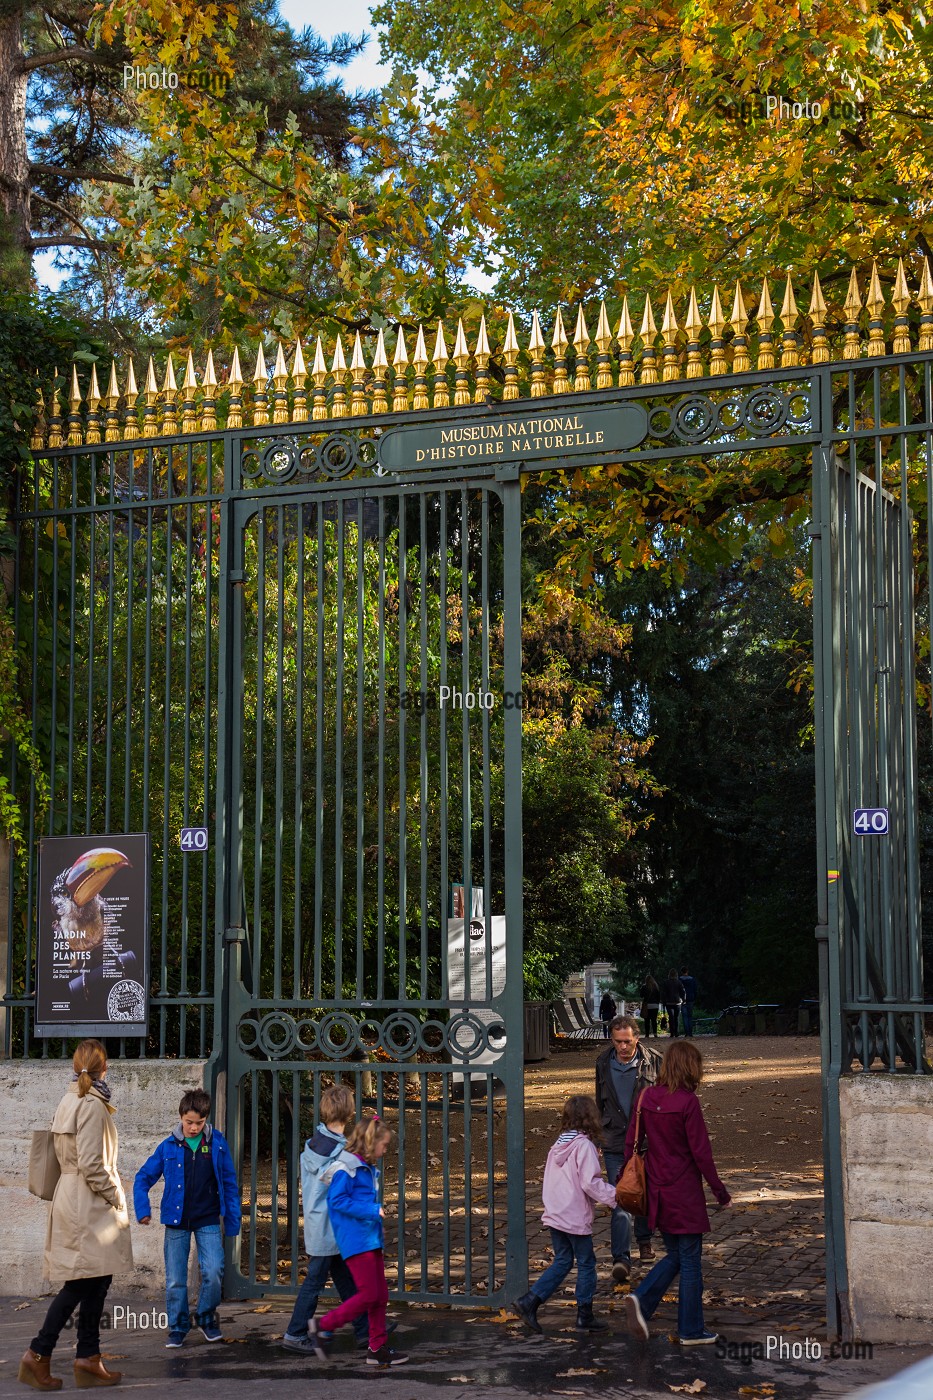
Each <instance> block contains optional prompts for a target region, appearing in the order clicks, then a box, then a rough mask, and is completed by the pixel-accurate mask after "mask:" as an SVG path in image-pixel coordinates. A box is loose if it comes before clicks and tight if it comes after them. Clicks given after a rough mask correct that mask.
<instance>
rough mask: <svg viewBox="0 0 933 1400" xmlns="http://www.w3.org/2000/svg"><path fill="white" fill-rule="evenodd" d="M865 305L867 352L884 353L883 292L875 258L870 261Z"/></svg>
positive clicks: (885, 351)
mask: <svg viewBox="0 0 933 1400" xmlns="http://www.w3.org/2000/svg"><path fill="white" fill-rule="evenodd" d="M865 306H866V307H867V309H868V354H869V356H873V355H885V354H887V349H886V346H885V343H884V293H883V292H882V290H881V278H880V277H879V276H878V260H877V259H874V260H873V261H872V265H871V279H870V281H869V283H868V296H867V298H866V300H865Z"/></svg>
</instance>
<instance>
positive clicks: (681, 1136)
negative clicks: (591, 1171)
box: [623, 1040, 731, 1346]
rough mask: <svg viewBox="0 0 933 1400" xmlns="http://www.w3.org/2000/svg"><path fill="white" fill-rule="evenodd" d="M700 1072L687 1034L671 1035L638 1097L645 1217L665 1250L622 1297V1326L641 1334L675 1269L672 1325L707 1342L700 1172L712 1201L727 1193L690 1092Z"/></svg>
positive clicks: (687, 1338)
mask: <svg viewBox="0 0 933 1400" xmlns="http://www.w3.org/2000/svg"><path fill="white" fill-rule="evenodd" d="M702 1077H703V1056H702V1055H701V1054H700V1052H699V1050H698V1049H697V1048H696V1046H695V1045H692V1044H691V1043H690V1042H689V1041H687V1040H675V1041H674V1042H673V1044H671V1045H669V1046H668V1047H667V1049H666V1050H665V1052H664V1059H663V1061H662V1064H661V1068H660V1070H659V1072H658V1083H657V1084H653V1085H651V1086H650V1087H649V1088H647V1089H645V1090H644V1092H643V1093H642V1096H641V1100H640V1103H641V1136H640V1138H639V1145H640V1144H641V1143H643V1142H645V1141H647V1156H646V1158H645V1167H646V1174H647V1178H648V1224H649V1225H650V1226H651V1228H652V1230H655V1229H660V1231H661V1235H662V1237H663V1239H664V1247H665V1249H666V1250H667V1254H666V1255H665V1257H664V1258H663V1259H660V1260H659V1261H658V1262H657V1264H655V1266H654V1268H653V1269H652V1270H651V1272H650V1273H649V1274H647V1275H646V1276H645V1278H644V1279H642V1281H641V1283H640V1284H639V1285H638V1287H637V1288H636V1289H635V1290H634V1292H632V1293H629V1294H628V1295H627V1297H625V1298H624V1299H623V1305H624V1307H625V1312H626V1319H627V1321H628V1327H629V1331H630V1332H631V1333H632V1334H633V1336H636V1337H641V1338H644V1339H646V1338H647V1337H648V1323H647V1319H648V1318H649V1317H651V1315H652V1314H653V1313H654V1310H655V1308H656V1307H657V1306H658V1304H659V1303H660V1301H661V1299H662V1297H663V1296H664V1294H665V1293H666V1292H667V1290H668V1288H669V1287H670V1286H671V1284H672V1283H673V1281H674V1279H675V1278H676V1277H677V1275H678V1274H680V1293H679V1296H678V1302H677V1332H678V1338H679V1340H680V1342H681V1344H682V1345H683V1346H703V1345H706V1344H708V1343H710V1342H715V1340H716V1333H715V1332H707V1330H706V1328H705V1326H704V1325H703V1271H702V1266H701V1262H700V1253H701V1250H702V1248H703V1236H704V1234H706V1232H707V1231H708V1230H709V1228H710V1224H709V1215H708V1214H707V1211H706V1200H705V1198H704V1195H703V1180H704V1178H705V1179H706V1181H707V1182H708V1183H709V1188H710V1190H711V1191H712V1193H713V1195H714V1196H715V1197H716V1199H717V1201H718V1202H719V1205H720V1207H722V1206H727V1205H728V1204H729V1202H730V1200H731V1197H730V1196H729V1192H728V1191H727V1190H726V1188H725V1186H723V1184H722V1182H721V1181H720V1180H719V1175H718V1173H717V1171H716V1166H715V1163H714V1162H713V1152H712V1148H711V1147H710V1141H709V1133H708V1132H707V1131H706V1123H705V1122H704V1120H703V1110H702V1108H701V1107H700V1101H699V1099H698V1098H697V1096H696V1090H697V1086H698V1085H699V1083H700V1080H701V1078H702ZM635 1119H636V1114H635V1112H634V1106H633V1112H632V1115H631V1118H630V1119H629V1125H628V1137H627V1139H626V1142H625V1160H626V1162H627V1161H628V1160H629V1158H630V1157H631V1155H632V1153H633V1152H634V1151H635Z"/></svg>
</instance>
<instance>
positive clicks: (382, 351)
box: [373, 328, 389, 413]
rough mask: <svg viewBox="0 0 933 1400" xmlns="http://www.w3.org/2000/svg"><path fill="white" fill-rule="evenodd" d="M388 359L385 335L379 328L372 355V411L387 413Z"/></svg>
mask: <svg viewBox="0 0 933 1400" xmlns="http://www.w3.org/2000/svg"><path fill="white" fill-rule="evenodd" d="M388 371H389V361H388V360H387V358H386V341H385V336H384V335H383V333H382V330H381V328H380V331H379V335H378V336H377V338H376V353H375V354H374V355H373V413H388V411H389V400H388V398H387V397H386V391H387V388H388V380H387V379H386V375H387V374H388Z"/></svg>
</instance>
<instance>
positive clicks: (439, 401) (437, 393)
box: [431, 320, 450, 408]
mask: <svg viewBox="0 0 933 1400" xmlns="http://www.w3.org/2000/svg"><path fill="white" fill-rule="evenodd" d="M449 359H450V352H449V351H448V349H447V341H446V339H445V336H444V322H443V321H440V320H439V321H438V323H437V335H436V336H435V337H434V354H433V355H432V356H431V361H432V363H433V365H434V407H435V408H449V407H450V390H449V388H448V385H447V361H448V360H449Z"/></svg>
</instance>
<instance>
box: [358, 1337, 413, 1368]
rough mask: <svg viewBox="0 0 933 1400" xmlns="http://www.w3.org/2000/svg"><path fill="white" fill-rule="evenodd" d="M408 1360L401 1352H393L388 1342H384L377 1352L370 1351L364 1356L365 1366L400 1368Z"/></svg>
mask: <svg viewBox="0 0 933 1400" xmlns="http://www.w3.org/2000/svg"><path fill="white" fill-rule="evenodd" d="M407 1360H408V1357H407V1356H406V1355H405V1353H404V1352H403V1351H393V1349H392V1348H391V1347H390V1346H389V1344H388V1342H384V1343H383V1345H382V1346H381V1347H380V1348H379V1350H378V1351H370V1352H368V1354H367V1356H366V1365H367V1366H402V1365H404V1363H405V1362H406V1361H407Z"/></svg>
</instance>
